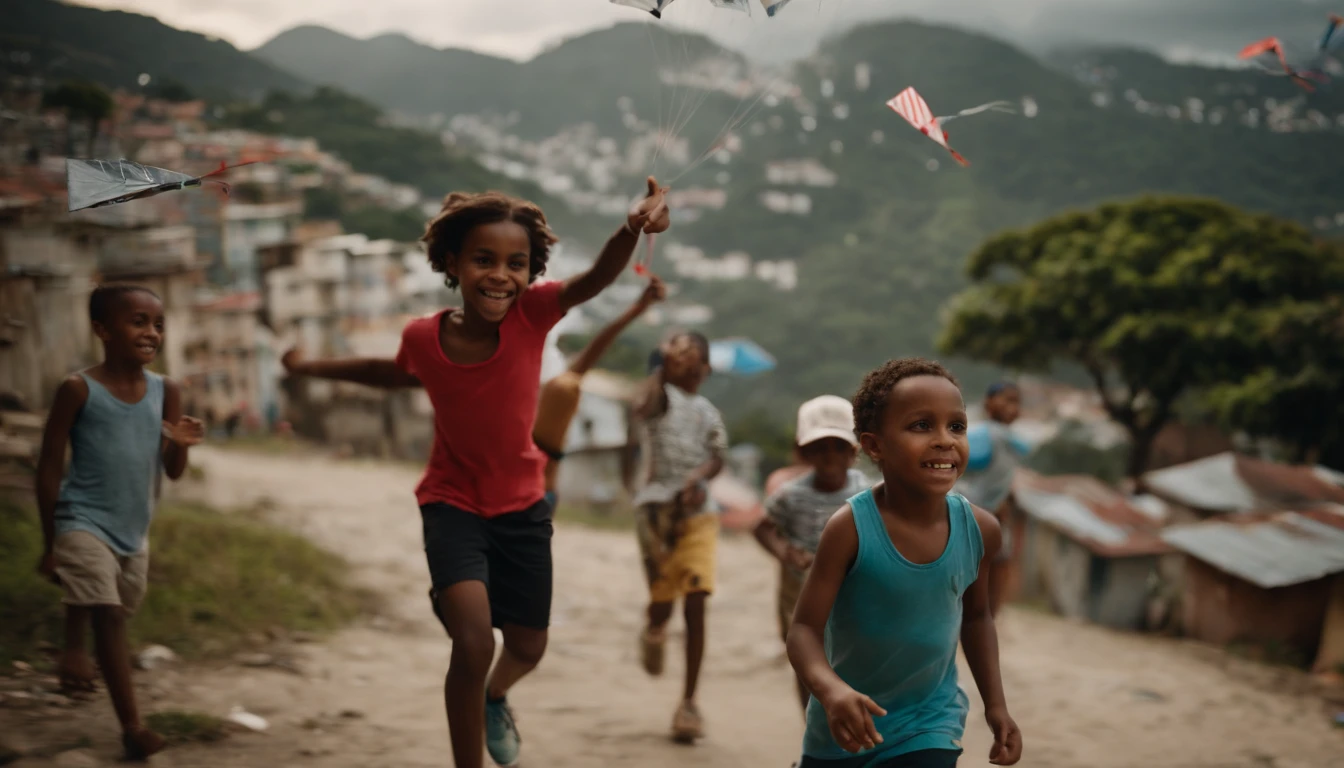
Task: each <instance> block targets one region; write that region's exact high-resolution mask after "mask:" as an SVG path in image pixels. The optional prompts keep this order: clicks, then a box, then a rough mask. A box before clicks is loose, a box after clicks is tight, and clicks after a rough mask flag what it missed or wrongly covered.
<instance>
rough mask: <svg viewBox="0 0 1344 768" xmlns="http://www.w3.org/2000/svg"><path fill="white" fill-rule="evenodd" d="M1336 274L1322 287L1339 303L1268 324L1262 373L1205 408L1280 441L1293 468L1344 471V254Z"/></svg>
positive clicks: (1219, 389)
mask: <svg viewBox="0 0 1344 768" xmlns="http://www.w3.org/2000/svg"><path fill="white" fill-rule="evenodd" d="M1331 266H1332V267H1333V268H1332V269H1330V270H1328V271H1327V272H1326V273H1325V274H1322V276H1321V279H1322V282H1326V283H1329V284H1330V285H1332V286H1333V290H1334V291H1335V292H1336V294H1335V296H1334V297H1333V298H1332V299H1330V300H1328V301H1321V302H1310V303H1303V304H1301V305H1299V306H1294V307H1290V308H1289V309H1288V310H1287V311H1285V312H1283V313H1282V314H1280V315H1277V316H1274V317H1270V318H1266V322H1265V327H1264V328H1263V329H1262V332H1261V334H1260V335H1259V336H1258V340H1259V342H1260V344H1259V348H1258V349H1257V350H1256V353H1257V354H1256V357H1257V359H1258V360H1260V361H1262V363H1261V365H1259V366H1258V367H1255V368H1254V369H1252V370H1251V371H1250V372H1249V373H1248V374H1247V375H1246V377H1245V378H1243V379H1241V380H1240V381H1236V382H1231V383H1226V384H1221V385H1218V386H1216V387H1214V388H1212V390H1211V391H1210V392H1209V394H1208V398H1207V401H1208V404H1209V405H1210V406H1211V407H1212V408H1213V411H1214V412H1215V413H1216V414H1217V415H1218V416H1219V417H1220V418H1221V419H1222V421H1223V423H1224V424H1226V425H1227V426H1229V427H1232V428H1234V429H1239V430H1242V431H1244V432H1246V433H1248V434H1250V435H1253V436H1256V437H1268V438H1273V439H1275V440H1278V441H1279V442H1281V443H1283V444H1284V446H1286V447H1287V448H1288V450H1289V456H1290V457H1291V458H1292V460H1293V461H1296V462H1301V463H1321V464H1325V465H1327V466H1330V467H1335V468H1344V396H1341V393H1344V253H1341V254H1339V255H1337V256H1336V258H1335V260H1334V262H1333V264H1332V265H1331Z"/></svg>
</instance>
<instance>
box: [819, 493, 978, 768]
mask: <svg viewBox="0 0 1344 768" xmlns="http://www.w3.org/2000/svg"><path fill="white" fill-rule="evenodd" d="M849 505H850V508H851V509H852V510H853V512H854V526H855V528H856V529H857V530H858V536H859V551H858V556H857V557H856V558H855V560H854V566H853V567H852V568H851V569H850V571H849V573H848V574H847V575H846V576H845V581H844V583H843V584H842V585H841V586H840V591H839V593H838V594H837V595H836V598H835V605H834V606H833V607H832V608H831V615H830V618H829V619H828V620H827V621H826V635H825V647H826V659H827V660H828V661H829V662H830V663H831V667H832V668H833V669H834V670H835V672H836V674H837V675H839V676H840V679H842V680H844V681H845V682H846V683H848V684H849V685H850V686H851V687H853V688H854V689H855V690H856V691H859V692H860V693H863V694H866V695H867V696H869V697H870V698H872V699H873V701H875V702H877V703H878V705H879V706H881V707H882V708H883V709H885V710H886V711H887V714H886V715H884V716H883V717H878V718H875V719H874V724H875V725H876V726H877V731H878V733H880V734H882V739H883V741H882V743H881V744H878V745H877V746H876V747H874V748H873V749H872V750H869V751H868V752H867V753H864V754H867V755H871V756H872V757H873V758H874V760H876V759H877V758H878V757H879V756H880V757H881V758H882V759H889V758H891V757H895V756H896V755H901V754H905V753H907V752H915V751H918V750H922V749H961V737H962V733H963V732H964V731H965V729H966V712H967V710H968V709H969V701H968V699H967V697H966V693H965V691H963V690H962V689H961V688H960V686H958V684H957V642H958V640H959V639H960V636H961V598H962V595H963V594H964V593H965V592H966V589H967V588H968V587H969V586H970V585H971V584H972V583H974V582H975V580H976V577H977V575H978V574H979V572H980V559H981V557H982V556H983V555H984V551H985V547H984V542H983V540H982V539H981V538H980V526H979V525H978V524H977V523H976V522H975V514H974V512H972V509H971V505H970V504H969V503H968V502H967V501H966V499H965V498H964V497H962V496H960V495H959V494H955V493H950V494H948V496H947V517H948V537H947V547H946V548H945V549H944V550H943V554H942V555H941V556H939V558H938V559H937V560H935V561H933V562H931V563H928V564H925V565H917V564H915V563H912V562H910V561H909V560H906V559H905V558H904V557H902V556H901V553H900V552H898V551H897V550H896V547H895V545H893V544H892V542H891V536H890V535H889V534H888V533H887V528H886V526H885V525H884V524H883V522H882V516H881V513H879V512H878V510H877V503H876V502H875V501H874V499H873V492H872V490H871V489H870V490H866V491H863V492H862V493H859V494H857V495H855V496H854V497H853V498H851V499H850V500H849ZM803 754H805V755H807V756H809V757H812V758H816V759H819V760H835V759H841V758H850V759H853V758H854V757H855V756H854V755H852V754H850V753H848V752H846V751H845V750H844V749H842V748H841V747H840V745H839V744H837V743H836V742H835V739H833V738H832V737H831V729H830V727H829V726H828V725H827V723H826V712H825V710H824V709H822V706H821V703H820V702H818V701H817V700H816V698H813V699H812V700H811V701H809V702H808V705H807V732H806V735H805V736H804V737H803Z"/></svg>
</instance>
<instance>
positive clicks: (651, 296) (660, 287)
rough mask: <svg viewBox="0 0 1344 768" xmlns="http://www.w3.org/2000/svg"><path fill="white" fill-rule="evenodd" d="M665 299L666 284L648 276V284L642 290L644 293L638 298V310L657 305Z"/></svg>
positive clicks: (654, 276) (652, 276)
mask: <svg viewBox="0 0 1344 768" xmlns="http://www.w3.org/2000/svg"><path fill="white" fill-rule="evenodd" d="M665 298H667V284H666V283H664V282H663V280H662V278H660V277H658V276H657V275H650V276H649V284H648V286H647V287H645V288H644V293H642V294H640V296H639V308H640V309H641V310H645V309H648V308H649V307H651V306H653V305H654V304H657V303H658V302H660V301H662V300H663V299H665Z"/></svg>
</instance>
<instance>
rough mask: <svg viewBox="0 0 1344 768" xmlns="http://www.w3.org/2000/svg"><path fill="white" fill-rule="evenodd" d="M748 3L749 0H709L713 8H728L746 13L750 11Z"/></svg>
mask: <svg viewBox="0 0 1344 768" xmlns="http://www.w3.org/2000/svg"><path fill="white" fill-rule="evenodd" d="M749 3H750V0H709V4H710V5H712V6H714V7H715V8H728V9H730V10H734V11H741V12H743V13H746V14H750V13H751V5H750V4H749Z"/></svg>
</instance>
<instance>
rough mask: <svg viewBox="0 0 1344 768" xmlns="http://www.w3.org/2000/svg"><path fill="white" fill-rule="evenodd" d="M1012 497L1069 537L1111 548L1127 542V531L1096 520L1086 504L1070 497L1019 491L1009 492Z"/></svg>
mask: <svg viewBox="0 0 1344 768" xmlns="http://www.w3.org/2000/svg"><path fill="white" fill-rule="evenodd" d="M1013 497H1014V498H1015V499H1016V501H1017V506H1018V507H1019V508H1021V510H1022V511H1023V512H1026V513H1027V514H1029V515H1031V516H1032V517H1034V518H1036V519H1038V520H1040V521H1042V522H1045V523H1049V524H1050V525H1051V526H1054V527H1055V528H1058V529H1060V530H1061V531H1063V532H1064V533H1067V534H1069V535H1070V537H1071V538H1080V539H1087V540H1089V541H1095V542H1097V543H1098V544H1105V545H1107V546H1112V547H1114V546H1120V545H1121V544H1124V543H1125V542H1126V541H1128V540H1129V533H1128V531H1126V530H1125V529H1123V528H1121V527H1120V526H1118V525H1112V524H1111V523H1108V522H1106V521H1105V520H1102V519H1101V518H1099V517H1097V516H1096V515H1095V514H1093V512H1092V510H1090V509H1088V508H1087V506H1086V505H1084V504H1083V503H1082V502H1080V501H1078V500H1077V499H1074V498H1073V497H1071V496H1066V495H1064V494H1062V493H1047V492H1045V491H1038V490H1035V489H1031V488H1020V489H1017V490H1015V491H1014V492H1013Z"/></svg>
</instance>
